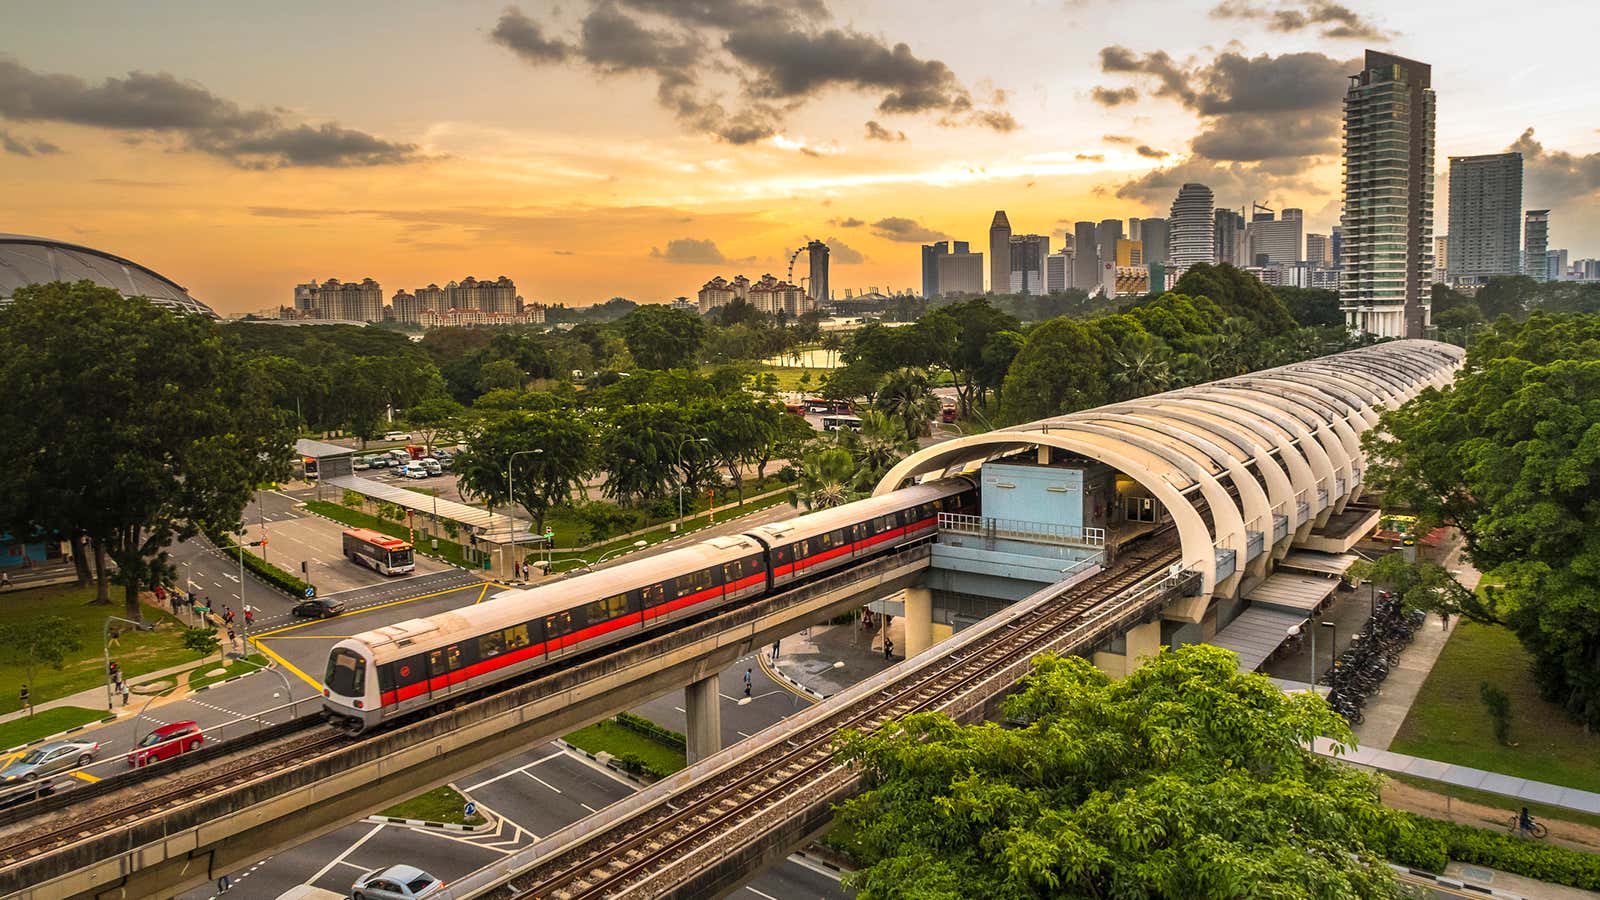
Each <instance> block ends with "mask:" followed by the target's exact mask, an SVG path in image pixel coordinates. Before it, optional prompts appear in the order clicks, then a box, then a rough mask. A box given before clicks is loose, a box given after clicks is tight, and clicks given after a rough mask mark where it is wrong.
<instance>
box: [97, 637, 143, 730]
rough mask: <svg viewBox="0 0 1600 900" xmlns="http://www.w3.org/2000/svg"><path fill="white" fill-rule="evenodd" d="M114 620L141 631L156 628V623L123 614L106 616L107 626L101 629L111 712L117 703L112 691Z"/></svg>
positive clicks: (107, 705)
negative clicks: (112, 629)
mask: <svg viewBox="0 0 1600 900" xmlns="http://www.w3.org/2000/svg"><path fill="white" fill-rule="evenodd" d="M112 622H122V623H124V624H126V625H132V626H133V627H134V628H137V629H139V630H140V631H154V630H155V628H156V627H155V626H154V625H152V624H150V623H149V622H135V621H133V620H132V619H124V618H123V617H121V616H106V624H105V627H104V628H102V629H101V630H100V637H101V642H100V643H101V648H102V649H103V650H104V651H105V658H106V712H111V711H113V710H115V709H116V704H115V702H114V700H113V699H112V693H111V623H112Z"/></svg>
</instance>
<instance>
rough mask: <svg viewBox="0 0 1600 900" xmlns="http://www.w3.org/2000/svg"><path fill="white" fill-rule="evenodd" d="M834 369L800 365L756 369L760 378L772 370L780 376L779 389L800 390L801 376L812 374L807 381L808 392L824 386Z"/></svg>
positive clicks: (813, 391)
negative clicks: (824, 380)
mask: <svg viewBox="0 0 1600 900" xmlns="http://www.w3.org/2000/svg"><path fill="white" fill-rule="evenodd" d="M833 371H834V370H832V369H807V368H802V367H799V366H795V367H789V366H761V367H759V368H757V369H756V377H758V378H759V377H761V376H762V375H765V374H767V373H768V372H771V373H772V374H773V375H776V376H777V378H778V390H780V391H799V390H801V387H800V379H801V377H802V376H804V375H810V376H811V378H810V380H808V381H807V382H806V386H805V388H804V390H805V391H806V392H808V393H813V394H814V393H816V392H817V391H818V390H820V389H821V388H822V380H823V379H824V378H827V377H828V375H829V374H830V373H831V372H833Z"/></svg>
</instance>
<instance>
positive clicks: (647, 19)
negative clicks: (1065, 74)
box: [490, 0, 1017, 144]
mask: <svg viewBox="0 0 1600 900" xmlns="http://www.w3.org/2000/svg"><path fill="white" fill-rule="evenodd" d="M828 18H829V13H828V9H827V7H826V6H825V5H824V3H823V2H822V0H797V2H783V0H589V6H588V11H587V13H586V14H585V15H584V16H583V18H582V20H581V21H580V23H579V27H578V34H577V35H576V38H575V40H574V41H571V42H569V41H567V40H563V39H561V38H558V37H552V36H550V35H548V34H546V31H545V28H544V26H543V25H541V24H540V23H538V22H537V21H535V20H533V19H532V18H530V17H529V16H528V15H526V14H525V13H523V12H522V10H521V9H519V8H518V7H515V6H513V7H509V8H508V9H506V10H505V11H504V12H503V13H501V15H500V18H499V20H498V21H497V22H496V24H495V26H494V28H493V30H492V31H491V32H490V40H492V41H493V42H495V43H497V44H499V45H501V46H503V47H505V48H507V49H509V50H510V51H511V52H513V53H515V54H516V55H517V56H518V57H519V58H520V59H522V60H523V61H525V62H528V63H530V64H533V65H548V64H556V63H570V64H578V65H584V66H587V67H588V68H590V69H591V70H593V71H595V72H598V73H600V74H604V75H646V76H649V77H653V78H654V79H655V81H656V100H657V102H658V103H659V104H660V105H661V106H662V107H663V108H665V109H667V110H669V111H670V112H672V113H673V114H674V115H675V116H676V117H677V118H678V120H679V121H680V123H681V124H682V125H683V126H684V127H685V128H688V129H690V130H693V131H699V132H703V133H707V134H710V135H713V136H715V137H717V138H720V139H721V140H724V141H726V142H728V143H731V144H749V143H754V142H756V141H760V140H764V139H766V138H769V137H772V136H774V135H776V134H778V133H779V132H780V131H781V130H782V129H783V126H784V123H785V121H786V119H787V117H788V115H789V114H790V113H793V112H794V111H795V110H797V109H798V108H799V107H800V106H802V105H804V103H806V102H807V101H809V100H811V99H813V98H815V97H817V96H819V95H820V94H822V93H824V92H826V91H830V90H844V91H848V92H852V93H856V94H865V95H870V96H875V97H877V98H878V104H877V108H878V112H879V113H880V114H884V115H892V114H923V113H937V114H939V115H940V116H941V119H940V124H943V125H951V126H957V125H960V126H977V127H983V128H989V129H993V130H996V131H1001V132H1007V131H1012V130H1014V129H1015V128H1016V127H1017V125H1016V121H1015V119H1013V118H1012V117H1011V116H1010V115H1009V114H1007V113H1006V112H1004V110H1002V109H999V108H997V107H998V106H999V104H1000V103H1003V101H1004V96H1005V95H1004V93H1003V92H995V93H994V104H995V107H996V108H986V109H980V108H978V107H977V105H976V104H974V102H973V99H972V95H971V93H970V92H969V91H968V89H967V88H966V87H965V86H964V85H963V84H962V83H961V82H960V80H959V79H957V78H956V75H955V73H954V72H953V71H952V70H951V69H950V67H949V66H948V65H946V64H945V63H944V62H942V61H940V60H937V59H927V58H922V57H919V56H917V55H916V54H915V53H914V52H913V51H912V50H911V48H910V46H909V45H907V44H905V43H895V44H890V43H889V42H888V41H886V40H884V39H883V38H881V37H879V36H877V35H872V34H866V33H863V32H859V31H856V30H854V29H851V28H841V27H824V26H823V25H822V24H820V23H822V22H824V21H825V20H827V19H828ZM708 74H710V75H727V76H731V78H732V80H734V81H736V82H737V84H738V91H737V104H736V105H732V106H731V108H730V106H728V105H725V104H724V102H723V96H722V93H721V92H719V91H718V90H717V89H716V88H715V87H714V86H713V85H711V84H708V83H707V81H706V76H707V75H708ZM880 127H881V126H880ZM884 130H885V131H888V129H887V128H885V129H884Z"/></svg>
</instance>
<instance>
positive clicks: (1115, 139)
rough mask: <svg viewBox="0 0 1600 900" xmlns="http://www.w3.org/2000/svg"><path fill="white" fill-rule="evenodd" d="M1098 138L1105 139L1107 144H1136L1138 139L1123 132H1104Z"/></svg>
mask: <svg viewBox="0 0 1600 900" xmlns="http://www.w3.org/2000/svg"><path fill="white" fill-rule="evenodd" d="M1100 140H1102V141H1105V142H1106V143H1108V144H1137V143H1139V139H1138V138H1131V137H1128V136H1127V135H1125V134H1104V135H1101V136H1100Z"/></svg>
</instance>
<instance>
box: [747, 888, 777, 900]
mask: <svg viewBox="0 0 1600 900" xmlns="http://www.w3.org/2000/svg"><path fill="white" fill-rule="evenodd" d="M744 889H745V890H747V891H749V892H750V893H752V894H755V895H756V896H757V897H765V898H767V900H778V898H777V897H774V896H772V895H771V894H763V893H761V892H760V891H758V890H756V889H755V888H753V887H751V886H750V885H748V884H747V885H745V886H744Z"/></svg>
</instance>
